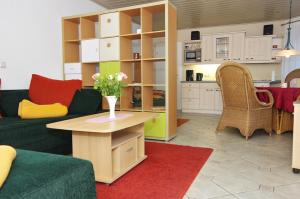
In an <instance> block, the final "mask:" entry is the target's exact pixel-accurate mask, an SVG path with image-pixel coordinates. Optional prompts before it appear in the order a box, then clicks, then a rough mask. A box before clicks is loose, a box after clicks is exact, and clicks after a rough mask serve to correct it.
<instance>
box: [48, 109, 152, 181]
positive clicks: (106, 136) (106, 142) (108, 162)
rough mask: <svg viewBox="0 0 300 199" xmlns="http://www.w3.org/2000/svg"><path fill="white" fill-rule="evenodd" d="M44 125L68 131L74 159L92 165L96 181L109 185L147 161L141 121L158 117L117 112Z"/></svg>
mask: <svg viewBox="0 0 300 199" xmlns="http://www.w3.org/2000/svg"><path fill="white" fill-rule="evenodd" d="M108 115H109V113H101V114H95V115H89V116H85V117H80V118H75V119H70V120H65V121H61V122H55V123H51V124H47V127H48V128H52V129H61V130H71V131H72V146H73V157H76V158H81V159H85V160H89V161H91V162H92V163H93V167H94V172H95V178H96V181H98V182H104V183H112V182H113V181H115V180H116V179H118V178H119V177H120V176H122V175H123V174H125V173H126V172H128V171H129V170H130V169H132V168H133V167H135V166H136V165H137V164H139V163H140V162H142V161H143V160H144V159H146V158H147V156H146V155H145V141H144V122H146V121H148V120H151V119H154V118H155V117H156V115H157V114H155V113H147V112H124V111H121V112H117V114H116V115H117V118H116V119H114V120H110V119H109V118H108Z"/></svg>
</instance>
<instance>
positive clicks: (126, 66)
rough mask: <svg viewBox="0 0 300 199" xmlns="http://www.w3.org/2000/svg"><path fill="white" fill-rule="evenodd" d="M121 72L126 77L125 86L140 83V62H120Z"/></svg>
mask: <svg viewBox="0 0 300 199" xmlns="http://www.w3.org/2000/svg"><path fill="white" fill-rule="evenodd" d="M121 72H123V73H125V74H126V75H127V77H128V78H127V79H126V80H124V83H126V84H133V83H141V82H142V81H141V62H140V61H137V62H129V61H125V62H124V61H121Z"/></svg>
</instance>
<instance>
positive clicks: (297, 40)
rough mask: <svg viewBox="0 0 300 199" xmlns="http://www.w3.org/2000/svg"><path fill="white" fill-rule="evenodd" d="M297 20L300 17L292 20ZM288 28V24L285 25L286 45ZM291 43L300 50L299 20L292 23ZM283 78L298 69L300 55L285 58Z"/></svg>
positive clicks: (299, 66) (299, 18)
mask: <svg viewBox="0 0 300 199" xmlns="http://www.w3.org/2000/svg"><path fill="white" fill-rule="evenodd" d="M295 20H300V17H297V18H294V19H292V21H295ZM287 28H288V25H285V26H284V29H285V35H284V46H285V44H286V40H287ZM291 28H292V31H291V43H292V45H293V46H294V48H295V49H296V50H298V51H300V21H299V22H295V23H292V24H291ZM281 68H282V73H281V74H282V77H281V78H282V80H284V79H285V77H286V75H287V74H288V73H289V72H291V71H293V70H295V69H297V68H300V56H292V57H289V58H283V61H282V67H281Z"/></svg>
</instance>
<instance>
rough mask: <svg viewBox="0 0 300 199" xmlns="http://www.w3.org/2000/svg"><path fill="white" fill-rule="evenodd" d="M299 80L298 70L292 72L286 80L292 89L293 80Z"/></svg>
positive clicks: (299, 71) (299, 70) (299, 73)
mask: <svg viewBox="0 0 300 199" xmlns="http://www.w3.org/2000/svg"><path fill="white" fill-rule="evenodd" d="M297 78H300V69H296V70H293V71H292V72H290V73H289V74H288V75H287V76H286V78H285V81H284V82H285V83H287V86H288V87H290V85H291V81H292V80H293V79H297Z"/></svg>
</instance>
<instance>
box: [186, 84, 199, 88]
mask: <svg viewBox="0 0 300 199" xmlns="http://www.w3.org/2000/svg"><path fill="white" fill-rule="evenodd" d="M199 86H200V84H199V83H182V87H183V88H199Z"/></svg>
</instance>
